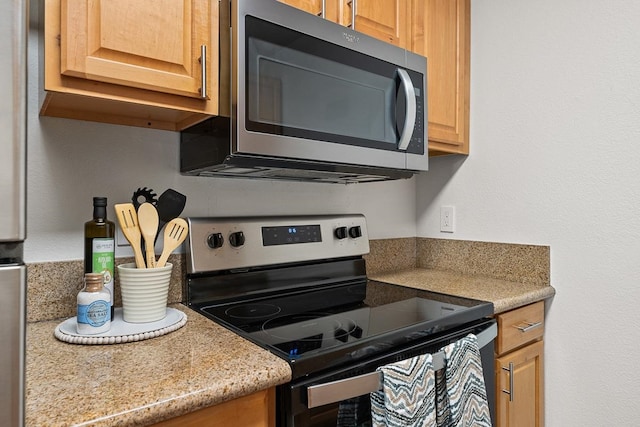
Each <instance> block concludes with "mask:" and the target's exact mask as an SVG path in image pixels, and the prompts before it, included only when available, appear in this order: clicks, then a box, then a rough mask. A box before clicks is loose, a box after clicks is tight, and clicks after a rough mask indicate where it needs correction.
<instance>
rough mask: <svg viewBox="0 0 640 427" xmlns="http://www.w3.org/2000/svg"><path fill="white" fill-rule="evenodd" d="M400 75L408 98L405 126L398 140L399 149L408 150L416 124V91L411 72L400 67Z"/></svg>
mask: <svg viewBox="0 0 640 427" xmlns="http://www.w3.org/2000/svg"><path fill="white" fill-rule="evenodd" d="M398 75H399V76H400V86H401V87H402V90H404V95H405V98H406V99H407V110H406V111H407V113H406V115H405V117H404V127H403V128H402V135H400V141H399V142H398V150H402V151H406V150H407V147H408V146H409V142H411V136H412V135H413V128H414V127H415V124H416V92H415V89H414V88H413V83H412V82H411V77H409V73H407V71H406V70H403V69H401V68H398Z"/></svg>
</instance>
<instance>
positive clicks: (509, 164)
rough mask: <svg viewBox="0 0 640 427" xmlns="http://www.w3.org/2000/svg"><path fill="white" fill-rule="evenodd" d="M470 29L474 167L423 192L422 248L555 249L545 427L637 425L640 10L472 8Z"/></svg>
mask: <svg viewBox="0 0 640 427" xmlns="http://www.w3.org/2000/svg"><path fill="white" fill-rule="evenodd" d="M471 22H472V33H471V34H472V37H471V39H472V44H471V52H472V53H471V150H472V153H471V155H470V156H469V157H468V158H467V159H466V160H464V161H463V160H461V159H456V158H440V159H435V160H433V161H432V163H431V170H430V172H429V174H428V175H427V176H425V177H421V178H420V179H419V180H418V183H417V191H418V197H417V209H418V217H417V231H418V235H419V236H427V237H445V238H454V239H464V240H484V241H497V242H515V243H533V244H543V245H550V246H551V282H552V285H553V286H554V287H555V288H556V290H557V295H556V297H555V298H554V299H553V302H552V304H551V308H550V310H549V311H548V317H547V329H546V334H545V385H546V387H545V394H546V403H545V405H546V406H545V408H546V425H547V426H548V427H564V426H594V427H596V426H597V427H599V426H622V425H626V426H630V425H638V419H637V417H638V414H639V413H640V412H639V410H638V403H637V400H638V396H640V370H639V369H638V360H639V358H640V345H639V343H638V341H637V339H638V337H639V336H640V334H639V332H638V327H639V326H640V308H639V304H640V84H639V83H638V82H639V81H640V25H639V23H640V2H637V1H631V0H627V1H617V2H610V1H605V0H587V1H585V0H564V1H553V0H538V1H523V0H484V1H479V0H476V1H473V2H472V21H471ZM441 205H454V206H455V207H456V214H457V218H456V226H457V229H456V232H455V233H454V234H453V235H446V234H444V233H440V232H439V223H438V220H439V209H440V206H441Z"/></svg>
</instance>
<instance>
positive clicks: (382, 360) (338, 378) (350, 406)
mask: <svg viewBox="0 0 640 427" xmlns="http://www.w3.org/2000/svg"><path fill="white" fill-rule="evenodd" d="M469 333H473V334H475V335H476V336H477V337H478V344H479V346H480V355H481V358H482V369H483V374H484V380H485V387H486V389H487V399H488V401H489V408H490V411H491V418H492V419H493V420H495V398H494V393H493V390H494V360H493V359H494V352H493V342H494V339H495V337H496V333H497V327H496V324H495V320H493V319H487V320H484V321H483V322H481V323H479V324H476V325H473V326H467V327H463V328H460V329H458V330H456V331H454V332H450V333H446V334H445V335H441V336H439V337H438V338H436V339H429V340H426V341H422V342H420V343H412V344H411V345H409V346H405V347H403V348H401V349H396V350H393V349H392V350H390V351H388V352H385V353H382V354H379V355H377V356H375V357H373V358H369V359H367V360H365V361H361V362H359V363H358V364H356V365H354V366H350V367H345V368H343V369H336V370H334V371H332V372H328V373H324V374H320V375H317V376H313V377H305V378H304V379H301V380H299V381H294V382H292V383H290V384H286V385H283V386H280V387H279V389H278V404H279V405H278V418H279V423H278V425H281V426H283V427H321V426H322V427H325V426H332V427H335V426H340V427H362V426H370V425H371V405H370V397H369V393H371V392H372V391H375V390H377V389H378V388H379V377H378V375H377V373H376V372H375V371H376V368H378V367H379V366H384V365H386V364H388V363H393V362H397V361H400V360H404V359H407V358H410V357H414V356H417V355H419V354H426V353H431V354H434V353H437V352H438V351H439V350H440V349H441V348H442V347H444V346H446V345H447V344H450V343H452V342H455V341H456V340H458V339H460V338H462V337H464V336H466V335H468V334H469Z"/></svg>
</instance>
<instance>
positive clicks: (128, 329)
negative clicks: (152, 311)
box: [53, 307, 187, 345]
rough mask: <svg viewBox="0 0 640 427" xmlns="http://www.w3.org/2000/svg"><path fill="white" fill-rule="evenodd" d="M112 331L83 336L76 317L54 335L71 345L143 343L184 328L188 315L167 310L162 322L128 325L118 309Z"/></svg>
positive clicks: (60, 326) (64, 324)
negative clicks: (78, 330) (79, 330)
mask: <svg viewBox="0 0 640 427" xmlns="http://www.w3.org/2000/svg"><path fill="white" fill-rule="evenodd" d="M113 317H114V319H113V321H112V322H111V329H109V331H107V332H104V333H102V334H97V335H82V334H79V333H78V332H77V330H76V326H77V320H76V318H75V317H72V318H70V319H67V320H65V321H64V322H62V323H60V324H59V325H58V326H56V329H55V331H54V333H53V335H54V336H55V337H56V338H57V339H59V340H60V341H64V342H67V343H70V344H89V345H91V344H121V343H126V342H134V341H143V340H148V339H150V338H155V337H159V336H162V335H166V334H168V333H170V332H173V331H175V330H177V329H180V328H182V327H183V326H184V325H185V324H186V323H187V315H186V314H185V313H183V312H182V311H180V310H177V309H175V308H170V307H168V308H167V315H166V316H165V317H164V319H162V320H158V321H156V322H148V323H128V322H125V321H124V320H123V318H122V308H116V309H115V314H114V316H113Z"/></svg>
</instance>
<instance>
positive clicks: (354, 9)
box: [347, 0, 357, 30]
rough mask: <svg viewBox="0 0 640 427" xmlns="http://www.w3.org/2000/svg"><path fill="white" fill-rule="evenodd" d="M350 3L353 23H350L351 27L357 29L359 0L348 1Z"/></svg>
mask: <svg viewBox="0 0 640 427" xmlns="http://www.w3.org/2000/svg"><path fill="white" fill-rule="evenodd" d="M347 4H348V5H351V25H349V27H351V29H352V30H355V29H356V4H357V1H356V0H350V1H348V2H347Z"/></svg>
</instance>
